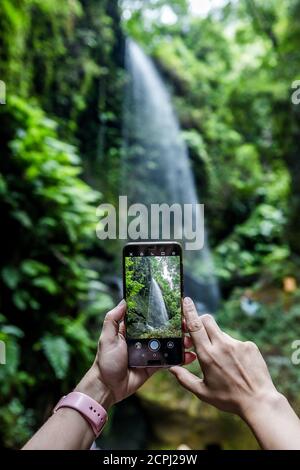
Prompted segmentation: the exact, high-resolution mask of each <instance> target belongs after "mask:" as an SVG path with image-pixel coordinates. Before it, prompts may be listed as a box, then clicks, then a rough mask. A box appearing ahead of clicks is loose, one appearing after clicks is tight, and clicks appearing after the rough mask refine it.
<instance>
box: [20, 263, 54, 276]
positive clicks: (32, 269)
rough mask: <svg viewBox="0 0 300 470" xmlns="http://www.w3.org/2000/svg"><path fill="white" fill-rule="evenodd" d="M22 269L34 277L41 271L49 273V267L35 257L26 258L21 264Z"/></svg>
mask: <svg viewBox="0 0 300 470" xmlns="http://www.w3.org/2000/svg"><path fill="white" fill-rule="evenodd" d="M21 270H22V272H23V273H24V274H27V276H30V277H34V276H37V275H38V274H41V273H44V274H45V273H48V272H49V267H48V266H46V265H45V264H43V263H40V262H39V261H36V260H34V259H26V260H25V261H23V263H22V264H21Z"/></svg>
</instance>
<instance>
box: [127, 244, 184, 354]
mask: <svg viewBox="0 0 300 470" xmlns="http://www.w3.org/2000/svg"><path fill="white" fill-rule="evenodd" d="M125 272H126V300H127V321H126V324H127V337H128V338H129V339H137V340H138V339H147V338H155V339H156V343H157V344H156V343H155V342H153V344H152V343H151V344H150V343H149V344H150V347H151V350H152V351H155V350H158V349H159V340H158V339H159V338H181V335H182V331H181V281H180V256H153V255H151V254H150V256H145V253H144V256H130V257H125ZM171 343H172V341H169V346H168V347H169V348H172V346H173V343H172V345H171Z"/></svg>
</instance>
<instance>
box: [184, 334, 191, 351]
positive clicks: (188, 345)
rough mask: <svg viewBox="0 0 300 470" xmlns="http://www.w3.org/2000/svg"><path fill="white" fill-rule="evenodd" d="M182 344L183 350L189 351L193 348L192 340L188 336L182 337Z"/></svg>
mask: <svg viewBox="0 0 300 470" xmlns="http://www.w3.org/2000/svg"><path fill="white" fill-rule="evenodd" d="M183 344H184V347H185V349H190V348H192V347H193V340H192V338H191V337H190V336H184V338H183Z"/></svg>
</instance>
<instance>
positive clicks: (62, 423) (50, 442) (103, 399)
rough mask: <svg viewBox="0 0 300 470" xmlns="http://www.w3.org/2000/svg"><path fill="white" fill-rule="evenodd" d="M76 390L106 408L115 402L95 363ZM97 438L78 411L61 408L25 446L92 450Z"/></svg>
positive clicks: (37, 448)
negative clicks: (101, 379)
mask: <svg viewBox="0 0 300 470" xmlns="http://www.w3.org/2000/svg"><path fill="white" fill-rule="evenodd" d="M75 391H77V392H82V393H84V394H86V395H88V396H90V397H91V398H93V399H94V400H96V401H97V402H98V403H99V404H100V405H102V406H103V408H105V409H106V410H108V408H109V407H110V406H111V405H112V397H111V393H110V391H109V390H108V389H107V387H106V386H104V385H103V383H102V382H101V381H100V379H99V377H98V374H97V369H96V368H95V367H94V366H93V367H92V368H91V369H90V370H89V371H88V372H87V374H86V375H85V376H84V377H83V379H82V380H81V381H80V383H79V384H78V385H77V387H76V388H75ZM94 440H95V434H94V432H93V430H92V428H91V426H90V424H89V423H88V422H87V421H86V419H85V418H84V417H83V416H82V415H81V414H80V413H79V412H78V411H76V410H73V409H71V408H61V409H59V410H58V411H57V412H56V413H55V414H53V415H52V416H51V417H50V418H49V419H48V420H47V421H46V423H45V424H44V425H43V426H42V427H41V429H40V430H39V431H38V432H37V433H36V434H35V435H34V436H33V437H32V438H31V439H30V441H29V442H27V444H26V445H25V446H24V447H23V449H24V450H45V449H54V450H55V449H61V450H72V449H79V450H80V449H89V448H90V447H91V445H92V443H93V441H94Z"/></svg>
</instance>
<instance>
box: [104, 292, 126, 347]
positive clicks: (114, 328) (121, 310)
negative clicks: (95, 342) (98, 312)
mask: <svg viewBox="0 0 300 470" xmlns="http://www.w3.org/2000/svg"><path fill="white" fill-rule="evenodd" d="M125 312H126V302H125V300H121V302H120V303H119V304H118V305H117V306H116V307H115V308H114V309H113V310H110V312H108V313H107V314H106V316H105V318H104V322H103V327H102V333H101V339H102V340H112V339H114V338H115V336H117V335H118V333H119V322H120V321H121V320H123V318H124V315H125Z"/></svg>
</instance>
